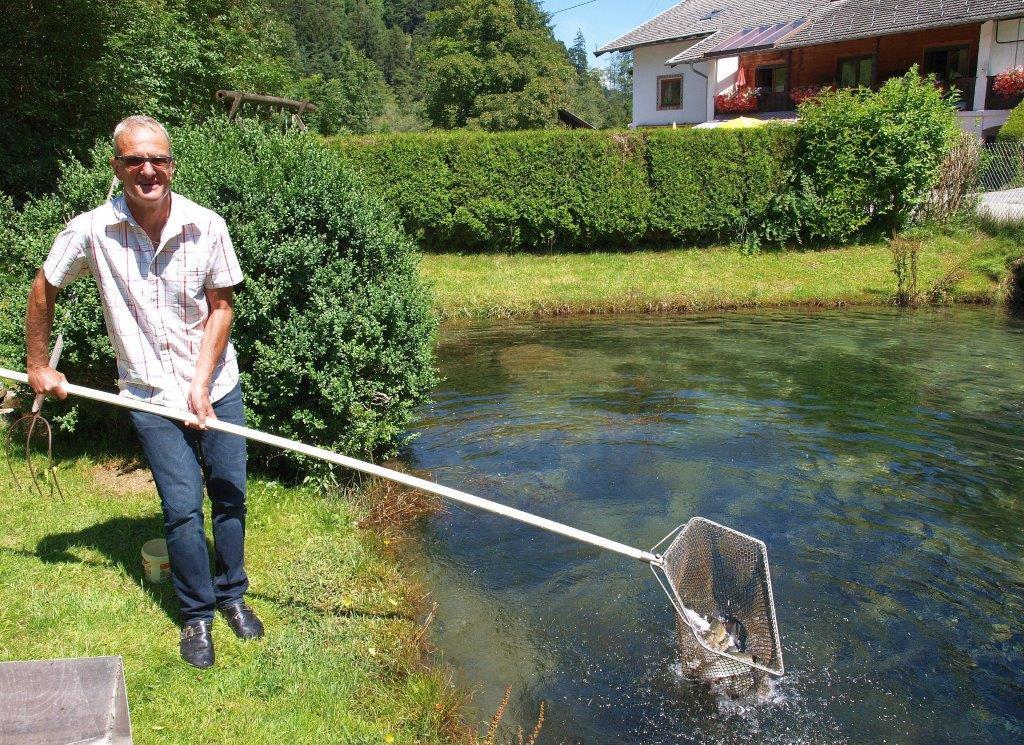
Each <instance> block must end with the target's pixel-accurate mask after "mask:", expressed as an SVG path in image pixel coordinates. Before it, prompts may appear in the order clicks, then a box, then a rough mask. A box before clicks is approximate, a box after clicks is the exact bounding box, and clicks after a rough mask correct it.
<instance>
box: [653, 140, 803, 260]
mask: <svg viewBox="0 0 1024 745" xmlns="http://www.w3.org/2000/svg"><path fill="white" fill-rule="evenodd" d="M798 135H799V132H798V130H797V128H796V127H793V126H791V125H776V126H765V127H761V128H758V129H749V130H726V129H687V130H682V131H680V130H675V131H673V130H655V131H653V132H650V133H649V134H648V135H647V138H646V149H647V163H648V169H649V174H650V176H649V183H650V189H651V194H652V197H651V207H652V209H651V213H650V217H649V219H648V231H649V233H650V235H651V236H652V237H654V238H656V239H659V240H664V241H686V242H688V243H706V242H709V241H744V242H745V241H748V240H750V239H752V238H755V237H756V236H758V235H759V234H760V233H761V231H762V230H763V229H764V227H765V222H766V220H767V219H768V216H769V214H771V212H772V210H773V205H774V204H775V203H776V202H778V201H780V200H782V199H783V198H784V196H785V194H786V192H787V191H788V190H789V183H788V182H789V176H788V174H789V171H790V170H791V168H792V157H793V152H794V150H795V149H796V145H797V141H798Z"/></svg>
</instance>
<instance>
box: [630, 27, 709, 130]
mask: <svg viewBox="0 0 1024 745" xmlns="http://www.w3.org/2000/svg"><path fill="white" fill-rule="evenodd" d="M694 43H695V42H694V41H682V42H675V43H672V44H656V45H653V46H649V47H640V48H638V49H636V50H634V51H633V125H634V126H641V127H642V126H651V125H668V124H672V123H673V122H675V123H676V124H699V123H700V122H703V121H706V120H707V85H708V81H707V80H706V79H705V78H704V77H702V76H701V75H698V74H697V73H695V72H693V70H691V69H690V66H689V65H688V64H683V65H678V66H676V67H668V66H667V65H666V64H665V61H666V60H668V59H671V58H672V57H674V56H675V55H677V54H679V53H680V52H683V51H685V50H686V49H689V48H690V46H692V45H693V44H694ZM694 68H695V69H696V70H697V71H699V72H701V73H703V74H704V75H707V74H708V66H707V64H706V63H704V62H698V63H695V64H694ZM661 75H682V76H683V106H682V108H679V109H670V110H666V111H658V77H659V76H661Z"/></svg>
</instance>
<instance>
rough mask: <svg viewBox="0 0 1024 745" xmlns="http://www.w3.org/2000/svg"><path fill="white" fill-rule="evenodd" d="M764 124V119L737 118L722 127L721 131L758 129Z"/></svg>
mask: <svg viewBox="0 0 1024 745" xmlns="http://www.w3.org/2000/svg"><path fill="white" fill-rule="evenodd" d="M764 123H765V121H764V119H754V118H753V117H751V116H738V117H736V118H735V119H730V120H729V121H727V122H725V123H724V124H723V125H722V129H747V128H749V127H760V126H762V125H763V124H764Z"/></svg>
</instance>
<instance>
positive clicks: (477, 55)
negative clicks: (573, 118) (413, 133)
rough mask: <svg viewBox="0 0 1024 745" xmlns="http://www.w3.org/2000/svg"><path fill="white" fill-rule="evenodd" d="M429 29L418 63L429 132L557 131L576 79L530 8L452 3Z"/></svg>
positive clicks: (478, 1)
mask: <svg viewBox="0 0 1024 745" xmlns="http://www.w3.org/2000/svg"><path fill="white" fill-rule="evenodd" d="M429 24H430V32H431V38H430V41H429V43H428V44H427V46H426V47H425V48H424V49H423V50H422V52H421V55H420V58H421V60H422V61H423V64H424V66H425V68H426V69H425V80H424V89H425V96H424V99H425V101H424V102H425V108H426V113H427V116H428V117H429V118H430V120H431V121H432V122H433V123H434V125H435V126H438V127H444V128H448V129H451V128H455V127H465V126H468V127H475V128H481V129H487V130H492V131H493V130H508V129H529V128H544V127H552V126H555V123H556V121H557V115H558V108H559V107H560V106H564V105H565V104H566V102H567V100H568V89H569V86H570V84H571V83H572V82H573V81H574V79H576V78H577V75H576V73H575V71H574V70H573V68H572V65H571V64H570V63H569V61H568V59H567V58H566V56H565V47H564V46H563V45H562V44H561V43H560V42H558V41H556V40H555V38H554V36H553V35H552V33H551V28H550V27H549V26H548V24H547V16H546V15H545V14H544V13H542V12H541V11H540V9H539V8H538V7H537V5H536V4H535V3H534V2H533V1H532V0H456V1H455V2H454V3H452V4H451V5H450V6H448V7H446V8H445V9H443V10H439V11H436V12H434V13H431V14H430V16H429Z"/></svg>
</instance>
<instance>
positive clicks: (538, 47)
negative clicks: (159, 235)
mask: <svg viewBox="0 0 1024 745" xmlns="http://www.w3.org/2000/svg"><path fill="white" fill-rule="evenodd" d="M7 5H8V10H7V17H8V31H7V32H6V34H5V36H4V41H3V42H2V44H3V45H4V46H5V47H6V49H5V50H4V51H3V53H2V54H0V104H2V105H3V107H4V110H5V114H6V115H5V117H4V118H3V119H2V120H0V190H2V191H3V192H4V193H6V194H7V195H8V196H10V197H12V198H14V199H15V200H16V201H20V200H22V199H24V198H25V197H26V196H28V195H30V194H36V193H40V192H42V191H45V190H48V189H49V188H51V187H52V185H53V182H54V179H55V172H56V169H57V167H58V163H60V162H61V160H63V159H64V158H66V156H67V155H69V154H70V155H73V156H78V157H81V156H82V155H84V154H85V152H86V151H87V150H88V148H89V147H90V146H91V145H92V143H94V142H95V140H96V139H97V138H98V137H102V136H104V135H107V134H109V132H110V130H111V128H112V127H113V124H114V123H116V122H117V121H118V120H119V119H120V118H122V117H123V116H126V115H129V114H134V113H147V114H150V115H152V116H155V117H157V118H159V119H160V120H161V121H164V122H165V123H167V124H169V125H176V124H183V123H187V122H198V121H202V120H204V119H206V118H208V117H209V116H211V115H215V114H219V113H222V112H223V111H224V107H223V105H222V104H219V103H217V102H215V101H214V98H213V94H214V92H215V91H216V90H218V89H221V88H225V89H232V90H243V91H248V92H253V93H263V94H269V95H278V96H286V97H288V98H295V99H302V100H309V101H312V102H313V103H315V104H316V105H317V107H318V108H317V111H316V113H315V114H310V115H307V116H306V117H304V118H305V120H306V123H307V124H308V125H309V126H310V127H311V128H312V129H314V130H315V131H318V132H320V133H321V134H324V135H334V134H344V133H370V132H408V131H422V130H427V129H462V128H467V129H479V130H488V131H503V130H522V129H548V128H553V127H556V126H558V117H557V112H558V109H560V108H566V109H568V110H570V111H572V112H573V113H575V114H576V115H578V116H580V117H582V118H583V119H585V120H587V121H588V122H590V123H592V124H593V125H594V126H596V127H598V128H609V127H623V126H625V125H626V124H627V123H628V121H629V107H630V101H631V96H632V90H631V83H632V78H631V65H632V61H631V59H630V58H629V57H628V56H625V55H623V56H618V57H616V58H614V59H613V60H612V61H611V65H610V66H609V67H607V68H597V67H595V66H594V65H593V62H592V57H591V55H590V54H589V53H588V40H586V39H584V38H583V36H582V34H578V35H577V37H576V40H575V43H574V44H573V45H572V46H570V47H566V45H565V44H563V43H562V42H561V41H559V40H557V39H556V38H555V37H554V35H553V33H552V29H551V25H550V16H549V15H547V14H546V13H545V12H544V11H543V10H541V8H540V7H539V6H538V4H537V3H536V2H534V0H49V1H48V2H45V3H38V2H28V3H17V4H15V3H11V4H7Z"/></svg>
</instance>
